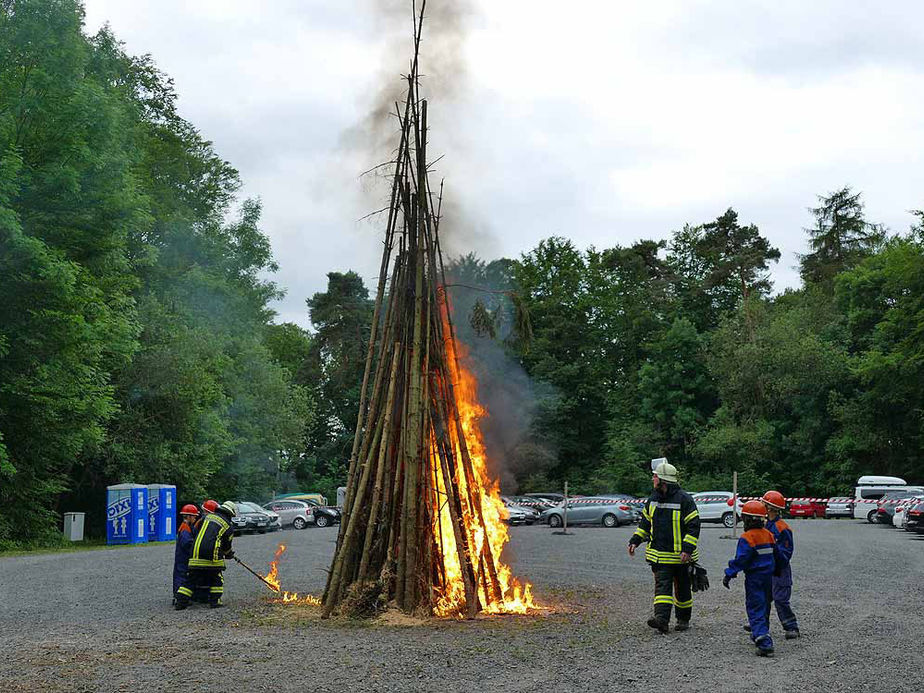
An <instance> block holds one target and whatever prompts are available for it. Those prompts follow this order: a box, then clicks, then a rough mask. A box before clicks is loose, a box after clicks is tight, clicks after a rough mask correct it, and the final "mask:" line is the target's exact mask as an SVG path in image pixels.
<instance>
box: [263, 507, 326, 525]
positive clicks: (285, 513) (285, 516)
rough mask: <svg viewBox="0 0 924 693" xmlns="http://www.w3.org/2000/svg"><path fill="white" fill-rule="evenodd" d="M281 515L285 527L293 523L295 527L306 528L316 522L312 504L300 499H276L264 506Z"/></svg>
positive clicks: (280, 521)
mask: <svg viewBox="0 0 924 693" xmlns="http://www.w3.org/2000/svg"><path fill="white" fill-rule="evenodd" d="M263 507H264V508H265V509H266V510H270V511H272V512H274V513H276V514H277V515H279V523H280V524H281V525H282V526H283V527H288V526H289V525H291V526H292V527H295V529H305V527H307V526H308V525H309V524H311V523H312V522H314V514H313V510H312V506H311V504H309V503H306V502H305V501H300V500H276V501H270V502H269V503H267V504H266V505H264V506H263Z"/></svg>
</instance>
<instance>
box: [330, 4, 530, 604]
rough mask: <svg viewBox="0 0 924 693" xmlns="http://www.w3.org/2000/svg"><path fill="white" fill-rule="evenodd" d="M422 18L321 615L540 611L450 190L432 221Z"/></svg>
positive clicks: (416, 23)
mask: <svg viewBox="0 0 924 693" xmlns="http://www.w3.org/2000/svg"><path fill="white" fill-rule="evenodd" d="M424 5H425V3H424ZM423 17H424V6H423V5H422V6H421V9H420V15H419V17H416V16H415V21H414V56H413V60H412V62H411V71H410V74H409V75H408V76H407V84H408V87H407V95H406V98H405V102H404V106H403V109H401V108H399V109H396V110H397V111H398V113H400V112H401V111H403V116H401V117H400V123H401V136H400V142H399V146H398V150H397V156H396V159H395V162H394V179H393V182H392V191H391V202H390V206H389V208H388V209H387V212H388V214H387V224H386V227H385V238H384V252H383V254H382V265H381V271H380V273H379V284H378V291H377V294H376V300H375V308H374V310H373V320H372V330H371V337H370V342H369V351H368V353H367V356H366V369H365V374H364V376H363V384H362V389H361V393H360V408H359V414H358V417H357V427H356V435H355V438H354V440H353V449H352V453H351V457H350V467H349V475H348V478H347V495H346V501H345V504H344V509H343V518H342V522H341V525H340V531H339V535H338V538H337V549H336V553H335V555H334V560H333V563H332V564H331V570H330V573H329V575H328V583H327V587H326V589H325V592H324V599H323V606H324V611H323V613H324V616H329V615H330V614H331V613H332V612H333V611H334V609H337V608H341V607H342V608H346V607H345V606H344V605H345V604H349V603H350V602H351V598H352V599H353V600H354V601H356V599H355V598H356V597H357V595H359V594H366V595H368V594H377V595H380V600H381V601H388V600H394V601H395V603H396V604H397V605H398V607H399V608H401V609H402V610H403V611H405V612H408V613H413V612H423V613H426V614H436V615H438V616H456V617H462V616H465V617H469V618H471V617H474V616H475V615H476V614H477V613H478V612H479V611H482V610H483V611H487V612H490V613H509V612H525V611H526V610H527V608H529V606H531V595H530V591H529V589H530V588H529V585H527V586H525V587H521V586H520V585H519V584H518V583H517V582H516V580H514V579H513V578H512V577H511V573H510V569H509V568H508V567H507V566H506V565H504V564H503V562H502V561H501V559H500V556H501V552H502V550H503V547H504V544H505V543H506V542H507V540H508V536H507V528H506V526H505V525H504V524H503V521H502V516H503V503H502V502H501V500H500V497H499V490H498V487H497V483H496V482H494V481H491V480H490V478H489V477H488V474H487V468H486V454H485V450H484V445H483V443H482V439H481V432H480V429H479V426H478V420H479V418H480V417H481V416H483V415H484V413H485V412H484V410H483V409H482V408H481V407H480V406H479V404H478V402H477V394H476V388H475V381H474V379H473V377H472V376H471V374H470V373H468V372H467V371H466V370H465V369H464V368H462V366H461V362H460V347H459V344H458V343H457V342H456V340H455V335H454V330H453V325H452V316H451V307H450V304H449V299H448V297H447V295H446V291H445V286H446V280H445V272H444V269H443V258H442V252H441V250H440V241H439V215H440V211H439V206H440V203H441V200H442V192H440V196H439V202H438V203H437V209H436V211H434V209H433V202H432V198H433V195H432V191H431V189H430V186H429V180H428V174H429V167H428V162H427V134H428V131H427V101H426V100H424V99H421V97H420V93H419V92H420V85H419V82H418V72H417V65H418V57H419V46H420V37H421V30H422V26H423ZM395 250H397V252H396V253H395V254H394V257H393V252H394V251H395ZM387 278H390V282H389V285H388V291H387V292H386V279H387ZM383 310H384V315H382V313H383ZM359 601H363V600H359ZM365 601H368V600H365Z"/></svg>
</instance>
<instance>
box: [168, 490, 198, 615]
mask: <svg viewBox="0 0 924 693" xmlns="http://www.w3.org/2000/svg"><path fill="white" fill-rule="evenodd" d="M180 517H181V518H182V522H181V523H180V526H179V527H178V528H177V530H176V551H175V552H174V554H173V603H174V604H176V601H177V597H176V595H177V590H179V589H180V587H181V586H182V585H183V583H184V582H185V580H186V573H187V571H188V569H189V556H190V554H191V553H192V547H193V539H194V538H195V536H196V531H195V527H196V526H197V525H198V522H197V518H198V517H199V508H197V507H196V506H195V505H193V504H192V503H187V504H186V505H184V506H183V508H182V509H181V510H180Z"/></svg>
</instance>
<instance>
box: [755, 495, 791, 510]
mask: <svg viewBox="0 0 924 693" xmlns="http://www.w3.org/2000/svg"><path fill="white" fill-rule="evenodd" d="M761 500H762V501H763V502H764V503H765V504H767V505H769V506H770V507H771V508H776V509H777V510H785V508H786V499H785V498H783V494H782V493H780V492H779V491H767V492H766V493H765V494H764V495H763V497H762V498H761Z"/></svg>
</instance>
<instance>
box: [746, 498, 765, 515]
mask: <svg viewBox="0 0 924 693" xmlns="http://www.w3.org/2000/svg"><path fill="white" fill-rule="evenodd" d="M741 514H742V515H750V516H751V517H767V506H766V505H764V504H763V503H761V502H760V501H756V500H751V501H748V502H747V503H745V504H744V505H743V506H742V507H741Z"/></svg>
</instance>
